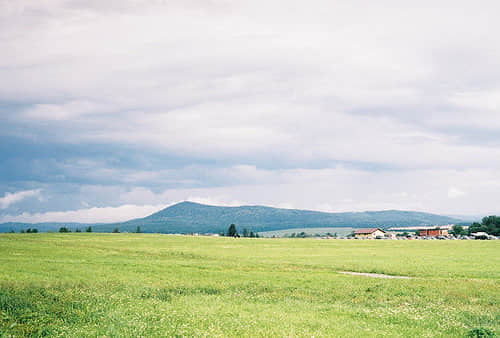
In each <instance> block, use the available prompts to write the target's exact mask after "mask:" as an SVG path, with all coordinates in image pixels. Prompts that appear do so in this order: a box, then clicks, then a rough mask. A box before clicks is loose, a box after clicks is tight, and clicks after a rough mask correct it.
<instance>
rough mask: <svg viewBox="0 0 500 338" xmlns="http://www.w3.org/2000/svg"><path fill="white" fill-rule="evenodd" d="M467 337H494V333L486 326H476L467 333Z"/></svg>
mask: <svg viewBox="0 0 500 338" xmlns="http://www.w3.org/2000/svg"><path fill="white" fill-rule="evenodd" d="M467 337H496V334H495V332H494V331H493V330H491V329H488V328H486V327H476V328H475V329H472V330H470V331H469V333H467Z"/></svg>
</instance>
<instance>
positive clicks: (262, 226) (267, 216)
mask: <svg viewBox="0 0 500 338" xmlns="http://www.w3.org/2000/svg"><path fill="white" fill-rule="evenodd" d="M459 221H460V220H459V219H456V218H452V217H447V216H441V215H435V214H429V213H424V212H415V211H398V210H386V211H365V212H341V213H329V212H319V211H311V210H297V209H279V208H271V207H264V206H241V207H219V206H212V205H204V204H199V203H193V202H181V203H178V204H175V205H172V206H170V207H168V208H165V209H163V210H160V211H158V212H156V213H154V214H152V215H150V216H147V217H144V218H139V219H134V220H130V221H127V222H122V223H111V224H110V223H108V224H102V223H101V224H79V225H78V226H79V227H80V228H83V227H84V226H88V225H92V227H93V229H94V231H102V232H111V231H112V230H113V229H114V228H116V227H118V228H119V229H120V231H135V230H136V229H137V227H138V226H140V227H141V230H142V231H143V232H162V233H191V232H199V233H218V232H220V231H221V230H226V229H227V228H228V226H229V225H230V224H231V223H234V224H236V225H237V227H238V229H239V230H240V231H241V230H242V229H243V228H247V229H248V230H253V231H271V230H281V229H290V228H319V227H354V228H357V227H382V228H386V227H390V226H419V225H439V224H440V225H442V224H450V223H456V222H459ZM47 224H48V223H45V224H44V225H47ZM51 224H55V225H56V227H54V228H53V229H52V230H57V229H58V228H59V226H62V225H61V224H60V223H51ZM4 225H5V224H0V231H3V232H5V231H10V229H11V228H8V227H5V226H4ZM18 225H19V224H18ZM66 225H69V223H67V224H65V226H66ZM39 226H40V225H39V224H24V225H23V227H24V228H27V227H32V228H33V227H39ZM72 228H73V227H72ZM43 229H46V226H44V228H43ZM14 230H16V231H19V230H18V229H14ZM39 230H42V229H41V228H39Z"/></svg>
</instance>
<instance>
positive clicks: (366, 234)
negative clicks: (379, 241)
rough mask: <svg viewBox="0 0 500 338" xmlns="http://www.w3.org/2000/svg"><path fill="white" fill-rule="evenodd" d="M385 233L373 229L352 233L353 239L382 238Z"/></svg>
mask: <svg viewBox="0 0 500 338" xmlns="http://www.w3.org/2000/svg"><path fill="white" fill-rule="evenodd" d="M384 235H385V231H384V230H382V229H379V228H373V229H358V230H356V231H354V237H356V238H371V239H373V238H377V237H384Z"/></svg>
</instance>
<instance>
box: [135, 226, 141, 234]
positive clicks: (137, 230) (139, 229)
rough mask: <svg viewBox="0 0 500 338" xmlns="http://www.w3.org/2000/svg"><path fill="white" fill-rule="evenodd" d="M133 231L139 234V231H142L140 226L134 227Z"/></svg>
mask: <svg viewBox="0 0 500 338" xmlns="http://www.w3.org/2000/svg"><path fill="white" fill-rule="evenodd" d="M135 232H137V233H138V234H140V233H141V232H142V231H141V227H140V226H137V229H136V231H135Z"/></svg>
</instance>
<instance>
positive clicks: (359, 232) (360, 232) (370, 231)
mask: <svg viewBox="0 0 500 338" xmlns="http://www.w3.org/2000/svg"><path fill="white" fill-rule="evenodd" d="M377 230H378V231H382V232H383V233H385V231H384V230H382V229H379V228H372V229H358V230H356V231H354V234H355V235H365V234H373V233H374V232H375V231H377Z"/></svg>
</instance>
